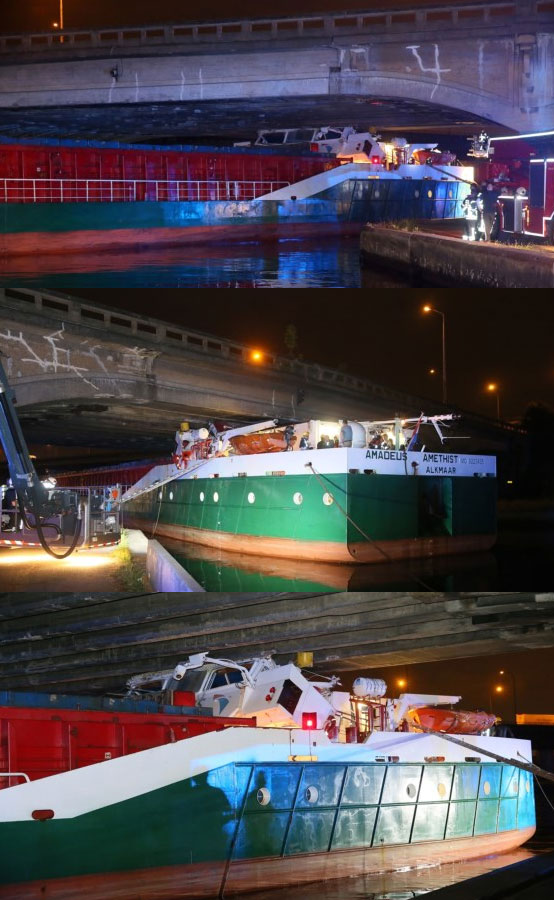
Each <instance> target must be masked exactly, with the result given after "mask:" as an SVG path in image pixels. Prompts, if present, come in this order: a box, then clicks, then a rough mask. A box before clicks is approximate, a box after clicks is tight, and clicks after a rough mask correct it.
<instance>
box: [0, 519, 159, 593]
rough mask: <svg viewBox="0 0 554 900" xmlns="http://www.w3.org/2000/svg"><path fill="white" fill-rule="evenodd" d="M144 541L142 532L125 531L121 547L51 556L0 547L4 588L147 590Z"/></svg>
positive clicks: (29, 549) (1, 585) (0, 569)
mask: <svg viewBox="0 0 554 900" xmlns="http://www.w3.org/2000/svg"><path fill="white" fill-rule="evenodd" d="M146 548H147V540H146V538H145V537H144V535H143V534H142V532H141V531H135V530H129V531H126V532H125V540H124V542H123V544H122V546H121V547H107V548H106V549H105V550H83V551H80V552H75V553H73V554H72V555H71V556H68V557H67V559H53V558H52V557H51V556H49V555H48V554H47V553H45V552H44V551H43V550H41V549H35V548H31V547H29V548H27V549H25V548H23V549H12V548H9V547H2V548H0V587H1V588H2V590H3V591H37V590H44V591H51V590H53V591H61V592H64V591H68V592H71V593H73V592H75V591H76V590H78V591H117V590H122V589H123V590H125V589H127V590H133V589H137V588H139V587H142V588H144V589H147V590H148V589H149V588H150V585H149V583H148V580H147V578H146V574H145V573H146V568H145V561H146Z"/></svg>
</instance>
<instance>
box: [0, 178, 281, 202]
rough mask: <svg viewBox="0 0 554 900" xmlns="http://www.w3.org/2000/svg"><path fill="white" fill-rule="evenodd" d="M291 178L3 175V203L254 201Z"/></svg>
mask: <svg viewBox="0 0 554 900" xmlns="http://www.w3.org/2000/svg"><path fill="white" fill-rule="evenodd" d="M289 185H290V182H289V181H217V180H215V179H214V180H207V181H193V180H188V181H178V180H169V179H168V180H152V179H144V180H143V179H128V178H125V179H123V178H122V179H113V178H1V179H0V203H137V202H149V201H151V202H158V203H160V202H180V201H198V202H205V201H209V200H215V201H218V200H219V201H228V202H240V201H242V200H253V199H254V198H256V197H261V196H263V195H264V194H269V193H271V191H276V190H279V188H283V187H288V186H289Z"/></svg>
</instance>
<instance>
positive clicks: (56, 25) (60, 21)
mask: <svg viewBox="0 0 554 900" xmlns="http://www.w3.org/2000/svg"><path fill="white" fill-rule="evenodd" d="M52 27H53V28H59V30H60V31H63V0H60V14H59V16H58V21H57V22H52ZM62 42H63V34H62V35H60V43H62Z"/></svg>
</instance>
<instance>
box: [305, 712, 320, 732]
mask: <svg viewBox="0 0 554 900" xmlns="http://www.w3.org/2000/svg"><path fill="white" fill-rule="evenodd" d="M302 728H303V729H304V731H313V730H314V728H317V713H302Z"/></svg>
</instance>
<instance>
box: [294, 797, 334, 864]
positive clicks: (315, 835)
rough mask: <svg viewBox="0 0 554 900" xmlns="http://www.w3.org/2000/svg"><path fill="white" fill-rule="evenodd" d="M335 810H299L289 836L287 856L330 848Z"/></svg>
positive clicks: (319, 851)
mask: <svg viewBox="0 0 554 900" xmlns="http://www.w3.org/2000/svg"><path fill="white" fill-rule="evenodd" d="M334 821H335V811H334V810H333V809H313V810H297V811H296V812H295V814H294V817H293V819H292V823H291V826H290V831H289V833H288V836H287V841H286V847H285V856H292V855H293V854H294V853H306V852H309V853H325V852H326V851H327V850H328V849H329V843H330V841H331V834H332V831H333V823H334Z"/></svg>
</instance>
